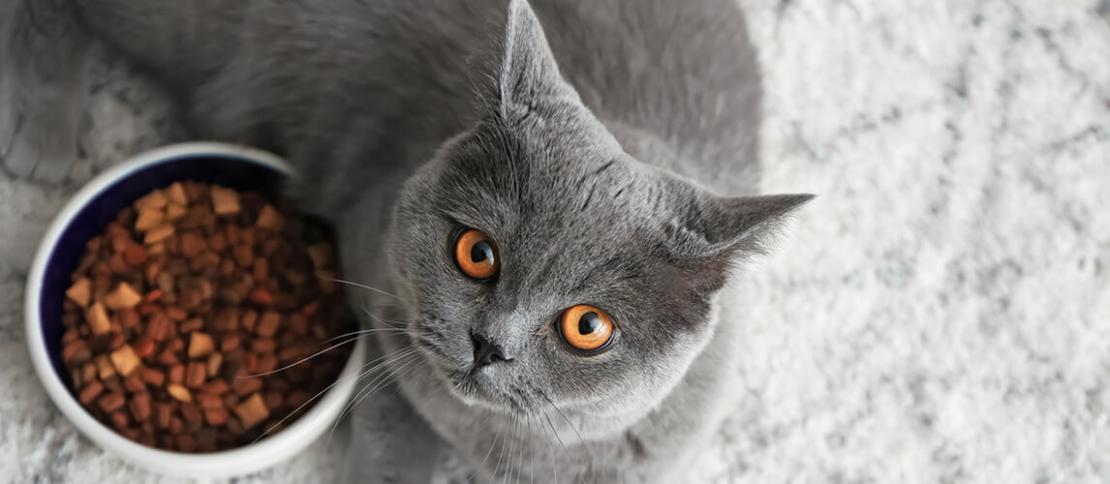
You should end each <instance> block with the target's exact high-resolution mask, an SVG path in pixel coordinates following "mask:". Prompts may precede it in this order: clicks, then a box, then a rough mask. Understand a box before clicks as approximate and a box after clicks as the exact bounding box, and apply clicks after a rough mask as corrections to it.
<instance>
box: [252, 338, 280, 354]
mask: <svg viewBox="0 0 1110 484" xmlns="http://www.w3.org/2000/svg"><path fill="white" fill-rule="evenodd" d="M275 348H277V342H276V341H274V340H273V338H258V339H255V340H254V341H252V342H251V351H253V352H255V353H273V352H274V349H275Z"/></svg>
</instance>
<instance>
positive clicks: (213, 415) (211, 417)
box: [204, 407, 231, 427]
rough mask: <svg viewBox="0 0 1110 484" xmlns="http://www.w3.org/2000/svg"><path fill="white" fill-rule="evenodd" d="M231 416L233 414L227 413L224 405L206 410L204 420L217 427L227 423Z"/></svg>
mask: <svg viewBox="0 0 1110 484" xmlns="http://www.w3.org/2000/svg"><path fill="white" fill-rule="evenodd" d="M230 417H231V415H230V414H228V413H227V409H225V408H223V407H220V408H213V409H206V410H205V411H204V421H205V422H208V425H212V426H216V427H219V426H221V425H224V424H226V423H227V420H228V419H229V418H230Z"/></svg>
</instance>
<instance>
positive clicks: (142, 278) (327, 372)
mask: <svg viewBox="0 0 1110 484" xmlns="http://www.w3.org/2000/svg"><path fill="white" fill-rule="evenodd" d="M115 215H116V216H115V219H114V221H112V222H110V223H109V224H108V225H107V226H106V227H105V229H104V231H103V233H101V234H100V235H97V236H94V237H92V238H91V239H89V241H88V242H87V243H86V244H85V248H84V252H83V253H82V254H81V255H80V259H79V260H78V263H77V264H76V269H75V270H74V272H73V273H72V274H71V286H70V287H69V288H67V290H66V295H65V298H64V300H63V301H62V317H61V322H62V325H63V328H62V331H61V336H60V339H61V342H60V346H61V348H62V351H61V352H62V357H63V363H64V364H65V368H64V369H63V370H62V373H63V374H64V375H66V376H67V377H68V378H69V382H70V383H71V384H72V392H73V394H74V395H75V396H76V397H77V399H78V400H79V401H80V402H81V403H82V405H84V406H86V407H87V408H88V409H89V411H90V412H91V413H92V414H93V415H94V416H95V417H96V418H97V419H99V420H100V421H101V422H103V423H105V424H107V425H109V426H110V427H112V428H113V429H115V431H116V432H118V434H119V435H121V436H123V437H124V438H127V439H131V440H133V441H136V442H138V443H140V444H143V445H147V446H150V447H157V448H160V449H165V450H169V451H175V452H194V451H195V452H214V451H221V450H226V449H229V448H232V447H235V446H237V445H243V444H244V443H246V442H248V441H249V440H250V439H253V438H256V437H258V436H259V434H260V432H261V430H259V429H260V428H262V427H264V426H267V425H270V424H271V423H273V422H272V421H271V418H273V417H278V418H286V417H287V416H291V417H293V418H296V417H298V416H300V415H303V411H301V410H298V411H297V413H296V414H294V415H289V414H288V412H287V411H288V410H292V409H293V408H294V407H296V406H299V405H307V404H308V403H306V402H310V400H311V396H312V395H315V394H317V393H318V392H320V391H322V390H325V389H326V388H327V385H328V384H329V383H331V382H334V378H335V376H336V375H337V374H338V373H339V370H340V369H341V368H342V366H343V365H342V358H344V357H345V356H346V355H347V354H348V353H349V349H348V348H342V349H339V350H338V351H335V352H329V353H327V354H324V355H321V356H320V357H319V358H314V359H312V360H311V361H307V362H305V364H303V365H298V366H296V367H292V368H289V369H287V370H285V371H282V372H280V373H279V372H277V371H276V370H277V368H278V367H279V366H280V365H283V364H289V363H293V362H296V361H300V360H301V359H303V358H304V357H305V356H307V355H308V354H310V353H311V352H312V349H313V348H315V347H317V346H318V345H321V344H322V343H323V342H324V340H326V339H327V338H328V337H330V336H334V335H335V334H339V333H341V332H343V331H345V328H344V325H345V324H346V323H345V321H342V320H341V318H343V317H345V313H344V312H343V311H340V310H335V309H333V308H337V307H339V308H341V307H343V301H342V299H341V294H334V295H328V294H324V293H323V292H322V291H334V284H331V283H330V282H328V281H318V280H317V279H316V278H314V277H313V276H314V275H315V276H316V277H333V276H335V275H334V274H332V273H331V272H330V271H331V270H333V269H334V267H335V265H336V261H335V259H336V257H337V253H336V252H335V248H334V247H333V246H331V245H330V244H329V243H328V242H326V241H323V242H318V243H316V241H320V240H321V238H320V236H321V235H326V234H327V233H328V231H327V230H326V229H323V230H320V229H321V228H322V227H319V228H318V227H317V225H316V224H315V223H314V222H312V221H302V220H300V219H294V218H289V219H288V220H287V219H286V217H287V215H286V214H284V213H282V212H281V211H280V210H278V209H277V207H276V206H275V205H272V204H269V203H268V201H267V200H266V199H265V198H264V197H263V196H262V195H261V194H259V193H255V192H243V193H238V192H236V191H233V190H231V189H227V188H223V187H213V186H211V185H209V184H206V183H199V182H195V181H179V182H174V183H172V184H169V186H167V187H166V188H163V189H162V190H156V191H153V192H151V193H149V194H148V195H146V196H144V197H142V198H141V199H140V200H138V201H136V202H135V203H134V204H133V205H132V206H130V207H127V208H125V209H123V210H121V211H120V212H118V213H117V214H115ZM305 240H313V241H314V245H312V246H311V247H308V246H307V245H308V244H306V243H305ZM310 264H311V265H310ZM334 293H339V291H334ZM55 343H56V344H57V342H55ZM275 421H276V420H275ZM280 428H281V426H272V427H266V430H269V431H274V430H280Z"/></svg>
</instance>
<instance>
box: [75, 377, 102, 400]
mask: <svg viewBox="0 0 1110 484" xmlns="http://www.w3.org/2000/svg"><path fill="white" fill-rule="evenodd" d="M103 391H104V385H101V384H100V382H98V381H96V380H93V381H91V382H89V383H86V384H85V386H84V387H82V388H81V393H79V394H78V395H77V400H78V401H80V402H81V404H82V405H89V404H91V403H92V402H93V400H96V397H98V396H100V393H101V392H103Z"/></svg>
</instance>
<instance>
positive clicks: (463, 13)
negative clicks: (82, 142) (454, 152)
mask: <svg viewBox="0 0 1110 484" xmlns="http://www.w3.org/2000/svg"><path fill="white" fill-rule="evenodd" d="M70 1H73V2H75V3H77V4H79V5H81V6H82V12H83V15H84V17H85V21H86V23H87V24H88V25H89V26H91V27H93V29H94V30H95V31H98V33H99V34H100V35H101V36H102V37H103V38H105V39H106V40H108V41H109V42H110V43H113V44H114V45H115V47H116V48H118V49H119V50H121V51H123V52H126V53H128V54H129V55H130V56H131V57H133V58H135V59H137V60H139V61H140V63H142V64H144V65H145V66H146V67H147V68H150V69H151V70H152V71H154V73H156V74H158V75H160V77H162V78H163V79H164V80H165V81H167V82H169V83H170V84H171V85H173V86H174V87H175V88H176V89H177V90H179V91H181V92H180V93H179V97H180V98H182V99H185V100H187V102H188V103H189V104H190V106H189V107H190V109H191V110H192V112H193V124H194V125H195V126H196V127H197V130H198V134H201V135H203V136H206V137H216V138H224V139H233V140H235V141H241V142H248V143H254V144H261V145H263V146H267V147H269V148H271V149H276V150H278V151H282V152H286V153H287V154H289V155H290V156H292V157H294V158H295V157H296V156H297V155H296V153H289V152H290V151H291V150H293V149H299V150H302V151H304V152H305V153H304V154H302V156H304V157H308V158H313V159H320V158H336V157H337V156H336V155H337V154H340V155H342V154H344V153H351V152H357V154H358V156H354V157H353V158H354V159H389V160H398V161H396V162H395V163H399V164H402V165H404V164H410V163H415V162H418V161H422V160H424V159H427V156H429V155H430V153H431V151H432V150H434V148H435V147H436V146H438V144H439V143H441V142H442V141H443V140H444V139H446V138H447V137H449V136H451V135H452V134H454V133H455V132H457V131H458V130H460V129H463V128H465V127H466V126H467V125H468V123H471V122H473V121H474V119H475V112H474V106H475V105H476V103H475V100H474V93H475V83H477V82H482V81H483V79H488V78H490V77H492V76H491V73H489V72H481V71H482V70H483V69H486V70H488V69H489V66H488V65H481V64H482V62H483V59H484V58H485V56H486V54H488V53H489V50H490V49H491V48H494V47H495V46H496V45H497V43H498V41H499V40H500V35H499V33H500V32H503V28H504V22H505V11H506V6H507V4H508V1H507V0H477V1H459V0H420V1H412V0H375V1H363V0H245V1H242V2H226V1H222V0H184V1H183V0H148V1H144V2H131V1H126V0H97V1H95V2H93V1H91V0H70ZM530 3H531V4H532V6H533V8H534V9H535V11H536V13H537V15H538V16H539V18H540V20H541V23H542V24H543V27H544V30H545V32H546V34H547V37H548V41H549V43H550V44H551V47H552V50H553V51H554V52H555V55H556V58H557V60H558V62H559V65H560V69H561V71H562V72H563V74H564V76H565V77H566V78H567V79H568V81H570V82H571V84H573V85H574V87H575V88H577V89H578V91H579V93H580V94H581V96H582V98H583V101H584V102H585V103H586V105H587V106H589V107H590V108H591V109H592V110H593V111H594V112H595V113H597V115H598V116H599V117H600V118H601V119H602V120H603V121H604V122H605V123H606V124H607V125H608V126H609V127H610V129H612V130H613V131H614V133H615V134H616V135H617V137H618V139H620V140H621V141H622V143H624V144H625V148H626V149H627V150H628V151H630V152H631V153H632V154H633V155H635V156H637V157H638V158H640V159H641V160H643V161H645V162H648V163H651V164H655V165H661V166H664V167H666V168H669V169H673V170H674V171H676V172H679V173H681V174H684V175H687V176H690V177H692V178H695V179H698V180H700V181H701V182H703V183H705V184H706V185H710V186H712V187H713V188H716V189H717V190H718V191H720V192H724V193H732V194H738V193H744V192H750V191H752V187H753V184H754V181H755V172H756V170H755V168H756V156H757V147H756V140H757V134H758V129H759V118H760V113H759V105H760V101H759V97H760V85H759V71H758V63H757V60H756V55H755V51H754V49H753V47H752V45H751V42H750V40H749V38H748V35H747V30H746V26H745V21H744V17H743V15H742V13H741V11H740V8H739V6H738V5H737V4H736V2H735V0H531V2H530ZM320 133H324V134H326V136H321V135H320ZM344 133H346V134H344ZM343 136H346V137H348V138H351V139H345V138H343ZM406 160H410V161H406ZM345 171H346V170H345Z"/></svg>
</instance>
